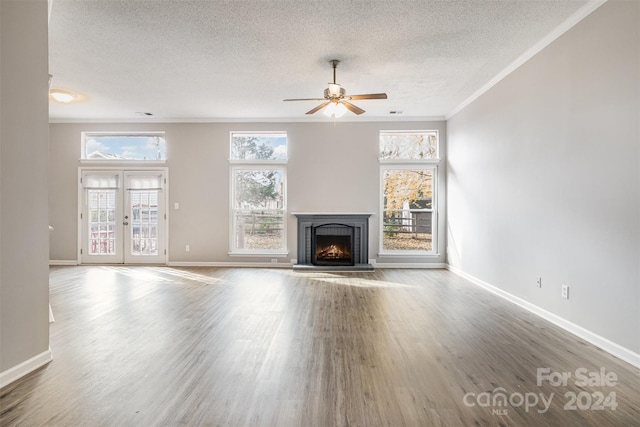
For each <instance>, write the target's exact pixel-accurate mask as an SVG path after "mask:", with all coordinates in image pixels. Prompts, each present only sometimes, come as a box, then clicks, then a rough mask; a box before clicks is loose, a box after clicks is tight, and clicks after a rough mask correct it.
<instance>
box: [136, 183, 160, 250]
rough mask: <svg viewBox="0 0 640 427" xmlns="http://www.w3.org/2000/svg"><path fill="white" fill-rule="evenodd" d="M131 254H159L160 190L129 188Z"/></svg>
mask: <svg viewBox="0 0 640 427" xmlns="http://www.w3.org/2000/svg"><path fill="white" fill-rule="evenodd" d="M129 200H130V204H131V210H130V213H129V229H130V230H131V231H130V233H131V235H130V241H131V247H130V248H129V250H130V254H131V255H137V256H156V255H158V233H157V231H156V230H157V227H158V190H129Z"/></svg>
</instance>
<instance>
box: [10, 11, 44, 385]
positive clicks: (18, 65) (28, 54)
mask: <svg viewBox="0 0 640 427" xmlns="http://www.w3.org/2000/svg"><path fill="white" fill-rule="evenodd" d="M0 22H1V24H0V44H1V50H0V58H1V66H0V70H1V71H0V91H1V93H2V96H1V97H0V99H1V100H0V135H1V136H0V138H1V139H0V159H1V160H0V165H1V166H0V177H1V178H0V182H1V184H2V191H1V193H0V233H1V238H0V240H1V243H0V384H4V383H6V382H8V381H11V380H13V379H15V378H17V377H19V376H20V375H22V374H24V373H26V371H28V370H30V369H33V368H34V367H36V366H37V365H39V364H42V363H45V362H46V361H48V360H50V352H49V318H48V314H49V311H48V302H49V267H48V260H49V230H48V193H47V161H48V132H49V127H48V122H49V110H48V99H47V80H48V41H47V37H48V35H47V2H46V1H5V0H2V1H1V2H0ZM29 361H30V362H29Z"/></svg>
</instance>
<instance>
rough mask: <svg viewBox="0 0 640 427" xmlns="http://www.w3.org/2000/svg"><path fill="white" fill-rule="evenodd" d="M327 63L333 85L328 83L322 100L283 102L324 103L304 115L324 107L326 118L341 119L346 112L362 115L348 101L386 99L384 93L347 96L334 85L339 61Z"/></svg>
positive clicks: (342, 89)
mask: <svg viewBox="0 0 640 427" xmlns="http://www.w3.org/2000/svg"><path fill="white" fill-rule="evenodd" d="M329 63H330V64H331V66H332V67H333V83H329V87H328V88H326V89H325V90H324V98H297V99H285V100H284V101H324V102H323V103H322V104H320V105H318V106H317V107H315V108H313V109H311V110H309V111H307V113H306V114H313V113H315V112H317V111H320V110H322V109H323V108H325V107H326V109H325V111H324V114H325V115H326V116H327V117H331V116H334V117H342V116H343V115H344V113H346V112H347V110H349V111H351V112H352V113H355V114H358V115H360V114H362V113H364V110H363V109H362V108H360V107H357V106H355V105H353V104H352V103H350V102H349V101H353V100H360V99H387V94H386V93H367V94H363V95H348V96H347V95H346V92H345V90H344V88H343V87H341V86H340V85H339V84H337V83H336V68H337V67H338V64H339V63H340V61H339V60H337V59H332V60H331V61H329Z"/></svg>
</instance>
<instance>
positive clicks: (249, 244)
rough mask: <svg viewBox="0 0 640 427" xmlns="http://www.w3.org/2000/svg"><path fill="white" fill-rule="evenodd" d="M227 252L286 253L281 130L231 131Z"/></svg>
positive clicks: (284, 137)
mask: <svg viewBox="0 0 640 427" xmlns="http://www.w3.org/2000/svg"><path fill="white" fill-rule="evenodd" d="M230 161H231V164H232V166H231V232H230V235H231V244H230V247H231V253H232V254H234V253H235V254H246V253H248V254H267V255H273V254H276V253H278V254H284V253H286V223H287V221H286V215H285V213H286V172H287V171H286V161H287V135H286V133H284V132H272V133H269V132H265V133H247V132H232V133H231V144H230Z"/></svg>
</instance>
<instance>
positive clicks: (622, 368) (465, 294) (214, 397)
mask: <svg viewBox="0 0 640 427" xmlns="http://www.w3.org/2000/svg"><path fill="white" fill-rule="evenodd" d="M50 282H51V306H52V308H53V312H54V315H55V319H56V322H55V323H53V324H51V348H52V350H53V357H54V360H53V362H51V363H50V364H49V365H47V366H45V367H43V368H41V369H39V370H38V371H36V372H34V373H32V374H30V375H28V376H27V377H25V378H23V379H21V380H19V381H17V382H15V383H13V384H11V385H9V386H7V387H5V388H4V389H2V391H1V396H0V425H2V426H40V425H44V426H368V427H369V426H471V425H477V426H485V425H486V426H490V425H501V426H625V427H626V426H639V425H640V421H639V420H640V370H638V369H636V368H634V367H633V366H631V365H629V364H627V363H625V362H622V361H620V360H618V359H616V358H614V357H613V356H611V355H609V354H608V353H606V352H604V351H602V350H600V349H598V348H596V347H594V346H592V345H590V344H588V343H586V342H584V341H582V340H581V339H579V338H577V337H575V336H573V335H571V334H569V333H567V332H565V331H563V330H561V329H559V328H557V327H555V326H554V325H552V324H550V323H548V322H546V321H544V320H542V319H540V318H538V317H536V316H534V315H533V314H530V313H528V312H526V311H524V310H523V309H521V308H519V307H517V306H515V305H513V304H510V303H508V302H506V301H503V300H501V299H499V298H498V297H496V296H494V295H492V294H490V293H488V292H486V291H484V290H482V289H480V288H478V287H476V286H475V285H473V284H471V283H469V282H467V281H466V280H464V279H462V278H460V277H459V276H457V275H455V274H453V273H451V272H448V271H444V270H376V271H375V272H371V273H314V272H296V271H291V270H285V269H231V268H170V267H124V266H119V267H108V266H80V267H52V268H51V272H50ZM538 368H550V373H553V372H557V373H564V372H568V373H570V374H571V378H569V379H568V381H567V384H566V385H564V386H562V385H559V386H554V385H553V384H551V383H550V381H543V382H542V384H541V385H538V384H537V379H538V378H537V369H538ZM581 368H582V369H584V370H585V372H586V373H589V374H594V373H596V372H598V373H599V372H601V369H605V371H606V372H612V373H614V374H615V375H616V376H617V381H616V382H615V384H614V385H612V384H611V383H609V385H604V386H601V385H581V384H580V382H579V381H578V379H579V378H576V376H575V374H576V370H578V369H581ZM552 378H554V377H553V376H552ZM611 393H613V394H611ZM573 395H575V396H576V398H577V399H576V402H574V404H575V405H574V406H573V407H575V409H571V408H572V406H571V397H572V396H573ZM600 395H602V396H603V398H604V397H609V400H608V401H604V400H602V401H600V402H599V403H600V404H603V405H600V406H602V408H601V409H598V407H597V406H593V405H595V404H596V403H598V401H599V400H600ZM612 396H613V397H615V400H612V399H611V397H612ZM501 397H502V400H501ZM534 397H535V398H536V399H537V401H534ZM543 398H544V399H545V401H550V404H549V405H548V406H545V404H544V403H543V400H542V399H543ZM505 399H506V400H507V401H506V402H503V401H504V400H505ZM526 402H529V404H528V406H527V403H526ZM607 402H608V404H607ZM501 403H505V404H504V405H502V406H501ZM613 403H616V404H617V407H616V408H615V410H614V409H613V407H612V404H613ZM566 405H569V407H566Z"/></svg>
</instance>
